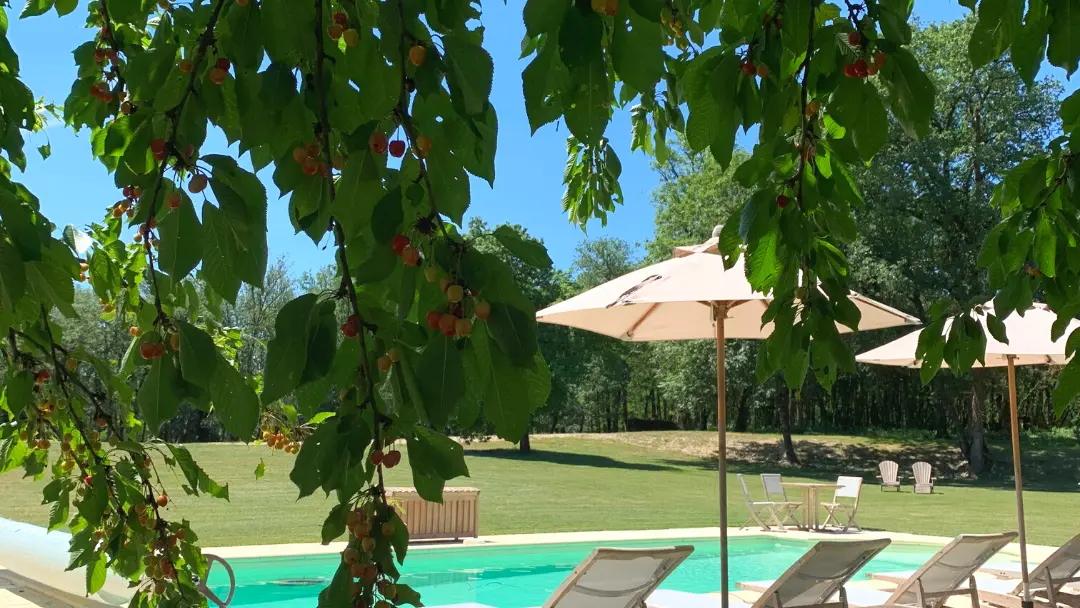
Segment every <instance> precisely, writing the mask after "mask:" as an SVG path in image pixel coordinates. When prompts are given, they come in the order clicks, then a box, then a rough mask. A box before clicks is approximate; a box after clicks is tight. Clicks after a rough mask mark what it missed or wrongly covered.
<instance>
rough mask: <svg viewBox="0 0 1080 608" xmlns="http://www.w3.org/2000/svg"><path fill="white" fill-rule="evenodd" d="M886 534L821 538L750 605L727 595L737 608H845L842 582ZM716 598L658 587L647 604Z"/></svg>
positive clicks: (697, 607)
mask: <svg viewBox="0 0 1080 608" xmlns="http://www.w3.org/2000/svg"><path fill="white" fill-rule="evenodd" d="M890 542H891V541H889V539H887V538H883V539H878V540H860V541H821V542H819V543H818V544H816V545H814V546H813V547H811V548H810V550H809V551H807V552H806V553H805V554H804V555H803V556H802V557H800V558H799V560H798V561H797V562H795V563H794V564H792V565H791V567H790V568H788V569H787V570H786V571H785V572H784V573H783V574H781V575H780V578H778V579H776V580H775V581H773V582H772V583H771V584H770V585H768V586H767V587H766V588H764V589H762V594H761V597H760V598H758V600H757V601H756V602H754V603H753V604H752V605H751V604H747V603H745V602H742V601H739V600H738V599H736V598H730V597H729V598H728V603H729V605H731V606H735V607H738V608H806V607H811V606H813V607H817V608H847V599H846V596H845V593H844V584H845V583H847V582H848V580H850V579H851V577H852V576H855V573H857V572H858V571H859V570H861V569H862V568H863V566H865V565H866V564H867V562H869V561H870V560H871V559H873V558H874V556H875V555H877V554H878V553H880V552H881V550H882V549H884V548H885V547H887V546H888V545H889V543H890ZM719 605H720V598H719V597H717V596H710V595H696V594H693V593H683V592H679V591H667V590H665V589H659V590H657V591H656V592H655V593H653V595H652V597H650V598H649V606H650V608H715V607H716V606H719Z"/></svg>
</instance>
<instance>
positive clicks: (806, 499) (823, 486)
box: [780, 481, 839, 530]
mask: <svg viewBox="0 0 1080 608" xmlns="http://www.w3.org/2000/svg"><path fill="white" fill-rule="evenodd" d="M780 485H782V486H784V487H785V488H792V489H798V490H801V491H802V495H803V501H802V503H803V525H802V529H803V530H817V529H818V527H819V526H818V491H819V490H829V489H832V490H835V489H836V488H838V487H839V486H838V485H837V484H835V483H819V482H806V481H783V482H781V483H780ZM811 512H812V513H813V515H812V516H811ZM811 519H813V522H814V525H813V527H811V525H810V521H811Z"/></svg>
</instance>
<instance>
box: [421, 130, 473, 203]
mask: <svg viewBox="0 0 1080 608" xmlns="http://www.w3.org/2000/svg"><path fill="white" fill-rule="evenodd" d="M433 140H434V144H433V147H432V150H431V152H429V153H428V156H427V159H426V160H427V170H428V178H430V179H431V187H432V189H433V190H434V191H435V192H437V193H438V194H439V197H438V203H439V213H441V214H443V215H445V216H447V217H449V218H450V219H451V220H453V221H454V223H456V224H461V222H462V219H463V218H464V217H465V210H466V209H468V208H469V175H468V174H467V173H465V169H464V168H463V167H462V165H461V161H459V160H458V159H457V158H456V157H455V156H454V155H453V154H452V153H451V151H450V149H449V148H448V147H447V144H448V142H446V141H440V140H438V139H434V138H433Z"/></svg>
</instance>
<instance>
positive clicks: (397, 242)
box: [390, 234, 412, 255]
mask: <svg viewBox="0 0 1080 608" xmlns="http://www.w3.org/2000/svg"><path fill="white" fill-rule="evenodd" d="M410 244H412V241H410V240H409V237H407V236H405V235H404V234H395V235H394V238H392V239H390V248H391V249H393V250H394V253H396V254H398V255H401V252H402V251H405V248H406V247H408V246H409V245H410Z"/></svg>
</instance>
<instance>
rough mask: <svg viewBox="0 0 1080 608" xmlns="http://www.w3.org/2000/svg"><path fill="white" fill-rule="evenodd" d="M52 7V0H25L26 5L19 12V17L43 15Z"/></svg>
mask: <svg viewBox="0 0 1080 608" xmlns="http://www.w3.org/2000/svg"><path fill="white" fill-rule="evenodd" d="M52 7H53V0H26V6H24V7H23V10H22V12H21V13H19V19H26V18H27V17H37V16H38V15H44V14H45V13H47V12H49V9H51V8H52Z"/></svg>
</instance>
